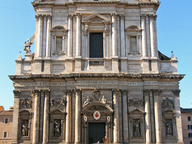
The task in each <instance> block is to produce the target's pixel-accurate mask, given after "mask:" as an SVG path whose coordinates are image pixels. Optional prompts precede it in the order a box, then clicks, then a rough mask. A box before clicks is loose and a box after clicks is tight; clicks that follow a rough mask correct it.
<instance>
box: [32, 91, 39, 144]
mask: <svg viewBox="0 0 192 144" xmlns="http://www.w3.org/2000/svg"><path fill="white" fill-rule="evenodd" d="M33 94H34V99H35V104H34V119H33V138H32V144H37V143H38V140H39V107H40V95H41V91H40V90H34V91H33Z"/></svg>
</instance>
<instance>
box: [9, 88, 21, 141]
mask: <svg viewBox="0 0 192 144" xmlns="http://www.w3.org/2000/svg"><path fill="white" fill-rule="evenodd" d="M13 93H14V110H13V126H12V142H11V143H12V144H17V143H18V130H19V127H18V126H19V104H20V102H19V99H20V94H21V93H20V91H17V90H14V91H13Z"/></svg>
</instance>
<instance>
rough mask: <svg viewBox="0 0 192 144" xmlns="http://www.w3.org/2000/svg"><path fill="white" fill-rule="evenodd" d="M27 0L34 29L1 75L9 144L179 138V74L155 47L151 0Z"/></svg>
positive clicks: (155, 6) (178, 140) (174, 64)
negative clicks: (8, 107) (10, 106)
mask: <svg viewBox="0 0 192 144" xmlns="http://www.w3.org/2000/svg"><path fill="white" fill-rule="evenodd" d="M32 5H33V7H34V9H35V11H36V31H35V33H34V35H33V36H32V37H31V39H30V40H27V41H26V42H25V45H24V51H26V55H25V57H24V58H22V57H21V55H19V56H18V58H17V59H16V73H15V75H12V76H9V77H10V79H11V80H12V81H13V82H14V88H15V90H14V115H13V119H14V124H13V134H12V144H17V143H32V144H40V143H42V144H48V143H63V144H72V143H76V144H77V143H82V144H90V143H96V142H98V141H99V142H100V143H103V142H105V143H116V144H117V143H124V144H126V143H132V144H134V143H154V144H155V143H156V144H160V143H169V144H176V143H178V144H182V143H183V136H182V128H181V126H182V125H181V112H180V100H179V92H180V91H179V81H180V80H181V79H182V78H183V77H184V75H180V74H178V72H177V59H176V58H175V56H174V55H173V54H172V56H171V58H169V57H167V56H165V55H163V54H162V53H161V52H159V51H158V48H157V30H156V11H157V9H158V7H159V5H160V3H159V1H158V0H120V1H119V0H113V1H108V0H93V1H91V0H80V1H71V0H68V1H67V0H35V1H34V2H33V3H32ZM34 40H35V52H34V53H31V45H32V44H34Z"/></svg>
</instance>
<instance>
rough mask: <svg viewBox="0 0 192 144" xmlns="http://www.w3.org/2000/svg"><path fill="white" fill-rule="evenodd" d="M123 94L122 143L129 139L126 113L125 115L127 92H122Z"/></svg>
mask: <svg viewBox="0 0 192 144" xmlns="http://www.w3.org/2000/svg"><path fill="white" fill-rule="evenodd" d="M122 94H123V140H124V143H128V142H129V137H128V135H129V134H128V129H129V128H128V113H127V94H128V92H127V90H123V91H122Z"/></svg>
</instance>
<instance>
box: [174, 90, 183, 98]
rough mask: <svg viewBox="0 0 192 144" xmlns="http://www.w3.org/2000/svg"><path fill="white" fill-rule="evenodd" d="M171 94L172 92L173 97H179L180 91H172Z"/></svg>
mask: <svg viewBox="0 0 192 144" xmlns="http://www.w3.org/2000/svg"><path fill="white" fill-rule="evenodd" d="M172 92H173V94H174V96H177V97H179V94H180V92H181V90H179V89H176V90H172Z"/></svg>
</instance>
